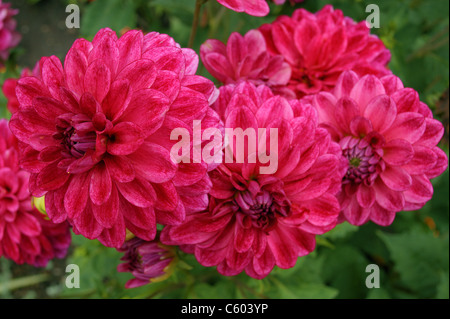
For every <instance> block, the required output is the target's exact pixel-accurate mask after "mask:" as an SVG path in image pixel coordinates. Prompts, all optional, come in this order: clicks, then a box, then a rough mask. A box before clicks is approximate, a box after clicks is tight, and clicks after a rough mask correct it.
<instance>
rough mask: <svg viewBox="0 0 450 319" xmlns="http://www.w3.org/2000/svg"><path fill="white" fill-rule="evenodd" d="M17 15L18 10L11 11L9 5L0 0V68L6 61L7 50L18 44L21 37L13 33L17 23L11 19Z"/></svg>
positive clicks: (15, 32)
mask: <svg viewBox="0 0 450 319" xmlns="http://www.w3.org/2000/svg"><path fill="white" fill-rule="evenodd" d="M18 13H19V10H17V9H11V3H3V1H2V0H0V67H3V62H4V61H6V60H7V59H8V56H9V50H11V49H12V48H14V47H15V46H16V45H17V44H19V42H20V39H21V36H20V34H19V33H18V32H17V31H15V30H16V25H17V23H16V20H14V19H13V16H15V15H16V14H18Z"/></svg>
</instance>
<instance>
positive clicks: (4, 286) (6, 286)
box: [0, 274, 50, 291]
mask: <svg viewBox="0 0 450 319" xmlns="http://www.w3.org/2000/svg"><path fill="white" fill-rule="evenodd" d="M49 278H50V276H49V275H47V274H41V275H33V276H28V277H22V278H17V279H13V280H10V281H8V282H5V283H1V284H0V291H1V290H9V291H12V290H14V289H18V288H23V287H28V286H33V285H37V284H39V283H41V282H44V281H47V280H48V279H49Z"/></svg>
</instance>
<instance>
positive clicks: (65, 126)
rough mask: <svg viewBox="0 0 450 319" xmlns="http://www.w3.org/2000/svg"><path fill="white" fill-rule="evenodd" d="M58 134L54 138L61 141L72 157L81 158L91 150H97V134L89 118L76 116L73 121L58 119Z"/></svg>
mask: <svg viewBox="0 0 450 319" xmlns="http://www.w3.org/2000/svg"><path fill="white" fill-rule="evenodd" d="M57 130H58V133H57V134H56V135H55V136H54V138H56V139H58V140H60V141H61V144H62V145H63V147H64V149H65V150H66V151H67V153H69V154H70V155H71V156H73V157H75V158H81V157H83V155H84V154H85V153H86V152H87V151H89V150H95V144H96V138H97V134H96V131H95V128H94V126H93V124H92V122H91V120H90V119H89V118H88V117H84V116H75V117H74V118H71V119H66V118H64V117H59V118H58V123H57Z"/></svg>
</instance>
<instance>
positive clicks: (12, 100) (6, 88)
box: [2, 63, 40, 113]
mask: <svg viewBox="0 0 450 319" xmlns="http://www.w3.org/2000/svg"><path fill="white" fill-rule="evenodd" d="M26 76H35V77H39V76H40V75H39V63H36V66H35V67H34V69H33V71H31V70H30V69H28V68H25V69H23V70H22V73H21V74H20V78H23V77H26ZM17 82H19V79H13V78H11V79H6V80H5V82H4V83H3V87H2V90H3V94H5V97H6V99H7V100H8V102H7V104H6V107H7V108H8V110H9V112H11V113H15V112H16V111H17V110H18V109H19V100H18V99H17V95H16V86H17Z"/></svg>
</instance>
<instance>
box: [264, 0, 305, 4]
mask: <svg viewBox="0 0 450 319" xmlns="http://www.w3.org/2000/svg"><path fill="white" fill-rule="evenodd" d="M272 1H273V3H275V4H277V5H281V4H284V3H285V2H286V0H272ZM303 1H305V0H289V2H290V3H291V5H294V4H296V3H301V2H303Z"/></svg>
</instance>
